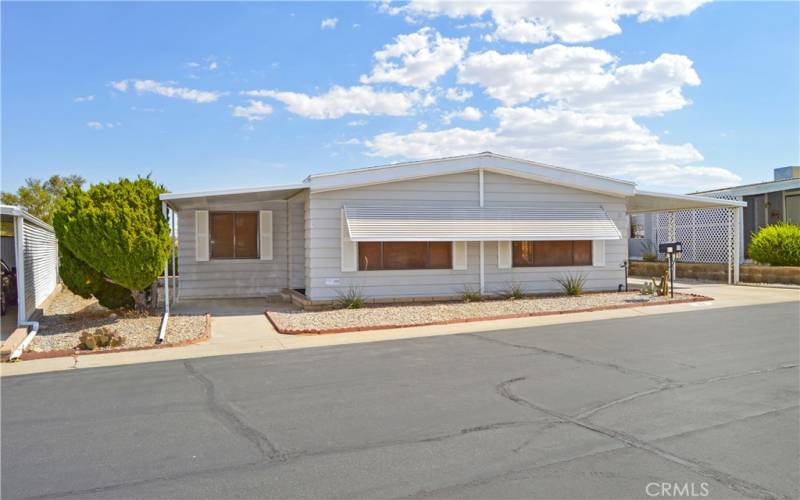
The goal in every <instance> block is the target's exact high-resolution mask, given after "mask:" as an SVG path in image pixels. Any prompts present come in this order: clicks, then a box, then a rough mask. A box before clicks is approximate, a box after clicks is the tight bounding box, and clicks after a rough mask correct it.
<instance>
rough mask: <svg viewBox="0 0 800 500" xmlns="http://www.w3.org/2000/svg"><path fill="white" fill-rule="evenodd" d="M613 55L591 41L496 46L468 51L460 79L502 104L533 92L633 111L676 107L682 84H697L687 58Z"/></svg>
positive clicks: (581, 105)
mask: <svg viewBox="0 0 800 500" xmlns="http://www.w3.org/2000/svg"><path fill="white" fill-rule="evenodd" d="M615 62H616V59H615V58H614V56H612V55H611V54H609V53H608V52H606V51H604V50H600V49H595V48H592V47H567V46H564V45H560V44H555V45H549V46H547V47H543V48H539V49H535V50H533V51H532V52H530V53H522V52H514V53H509V54H500V53H498V52H496V51H494V50H490V51H487V52H481V53H477V54H473V55H470V56H469V57H467V58H466V59H465V60H464V63H463V64H462V65H461V67H460V69H459V75H458V80H459V82H462V83H471V84H477V85H481V86H483V87H484V88H485V89H486V92H487V93H488V94H489V95H490V96H492V97H494V98H496V99H499V100H500V101H502V102H503V103H504V104H506V105H516V104H521V103H524V102H527V101H529V100H531V99H534V98H541V99H542V100H544V101H545V102H558V103H561V104H563V105H565V106H568V107H569V108H570V109H584V110H592V111H598V112H614V113H625V114H630V115H634V116H647V115H656V114H661V113H664V112H666V111H672V110H676V109H680V108H682V107H684V106H686V105H687V104H688V103H689V101H688V100H687V99H686V98H685V97H684V96H683V94H682V92H681V91H682V87H683V86H684V85H690V86H694V85H699V84H700V77H699V76H698V75H697V73H696V72H695V70H694V68H693V63H692V61H691V59H689V58H688V57H686V56H682V55H674V54H662V55H661V56H659V57H658V58H657V59H655V60H653V61H650V62H646V63H643V64H630V65H625V66H613V63H615Z"/></svg>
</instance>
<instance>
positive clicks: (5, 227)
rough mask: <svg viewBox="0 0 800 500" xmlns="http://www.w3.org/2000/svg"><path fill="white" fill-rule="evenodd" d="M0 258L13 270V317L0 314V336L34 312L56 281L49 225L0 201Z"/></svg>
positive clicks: (55, 246)
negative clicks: (14, 292)
mask: <svg viewBox="0 0 800 500" xmlns="http://www.w3.org/2000/svg"><path fill="white" fill-rule="evenodd" d="M0 224H2V226H1V227H2V232H1V234H2V236H0V239H2V247H0V258H2V259H3V261H4V262H5V263H6V264H7V265H8V266H9V267H10V268H12V269H13V270H14V272H15V274H16V282H17V293H16V296H17V308H16V317H13V316H11V315H10V314H7V315H5V316H3V329H2V330H3V334H4V335H3V336H4V337H5V334H6V333H8V331H10V330H12V331H13V330H14V328H12V327H16V326H22V324H23V323H24V322H26V321H27V320H28V319H30V318H31V317H34V316H35V315H36V313H37V312H38V308H39V307H40V306H41V305H42V304H43V303H44V301H45V300H46V299H47V298H48V297H50V294H52V293H53V291H54V290H55V288H56V285H57V284H58V244H57V243H56V235H55V233H54V231H53V228H52V227H51V226H49V225H48V224H46V223H44V222H43V221H41V220H39V219H37V218H36V217H34V216H32V215H31V214H29V213H28V212H26V211H25V210H24V209H22V208H20V207H16V206H9V205H0Z"/></svg>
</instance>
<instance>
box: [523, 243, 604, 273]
mask: <svg viewBox="0 0 800 500" xmlns="http://www.w3.org/2000/svg"><path fill="white" fill-rule="evenodd" d="M511 248H512V255H513V262H514V267H544V266H590V265H592V242H591V241H515V242H513V244H512V246H511Z"/></svg>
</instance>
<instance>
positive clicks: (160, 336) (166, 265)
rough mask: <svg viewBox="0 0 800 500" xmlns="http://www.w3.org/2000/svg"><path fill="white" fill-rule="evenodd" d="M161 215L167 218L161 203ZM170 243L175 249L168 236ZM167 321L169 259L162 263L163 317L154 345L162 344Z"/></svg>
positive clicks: (164, 203)
mask: <svg viewBox="0 0 800 500" xmlns="http://www.w3.org/2000/svg"><path fill="white" fill-rule="evenodd" d="M161 213H163V214H164V217H167V203H166V202H164V201H162V202H161ZM167 225H169V218H167ZM169 239H170V243H171V246H172V249H173V253H174V248H175V241H174V240H173V235H172V234H170V235H169ZM168 320H169V259H167V260H166V261H165V262H164V317H163V318H162V319H161V329H160V330H159V331H158V338H157V339H156V344H160V343H162V342H164V335H166V333H167V321H168Z"/></svg>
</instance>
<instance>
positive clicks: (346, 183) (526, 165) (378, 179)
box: [306, 151, 636, 196]
mask: <svg viewBox="0 0 800 500" xmlns="http://www.w3.org/2000/svg"><path fill="white" fill-rule="evenodd" d="M479 169H483V170H485V171H489V172H496V173H499V174H505V175H511V176H514V177H521V178H524V179H530V180H534V181H540V182H545V183H549V184H558V185H562V186H568V187H573V188H576V189H582V190H586V191H593V192H598V193H603V194H610V195H613V196H631V195H633V194H634V192H635V190H636V184H635V183H633V182H629V181H623V180H620V179H614V178H611V177H605V176H602V175H597V174H592V173H589V172H583V171H580V170H573V169H568V168H563V167H556V166H553V165H547V164H544V163H538V162H533V161H529V160H522V159H519V158H512V157H509V156H502V155H498V154H495V153H492V152H489V151H485V152H483V153H477V154H471V155H463V156H453V157H449V158H437V159H432V160H421V161H412V162H404V163H394V164H389V165H379V166H375V167H367V168H359V169H355V170H343V171H339V172H330V173H323V174H314V175H310V176H308V178H307V179H306V182H308V184H309V187H310V188H311V191H318V192H319V191H333V190H338V189H349V188H354V187H362V186H369V185H373V184H384V183H388V182H397V181H404V180H411V179H419V178H424V177H434V176H438V175H447V174H453V173H458V172H469V171H475V170H479Z"/></svg>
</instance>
